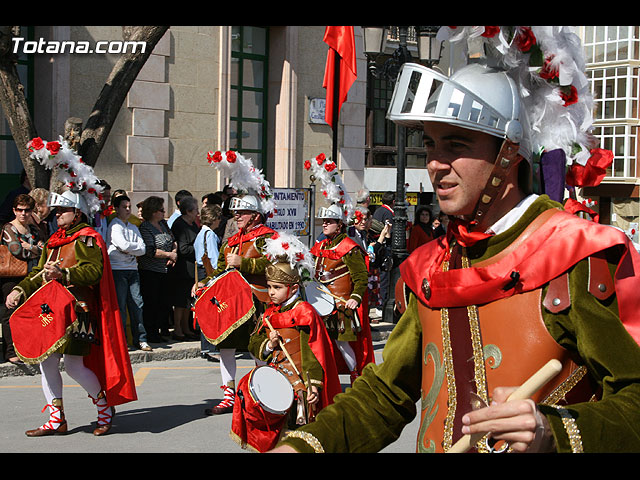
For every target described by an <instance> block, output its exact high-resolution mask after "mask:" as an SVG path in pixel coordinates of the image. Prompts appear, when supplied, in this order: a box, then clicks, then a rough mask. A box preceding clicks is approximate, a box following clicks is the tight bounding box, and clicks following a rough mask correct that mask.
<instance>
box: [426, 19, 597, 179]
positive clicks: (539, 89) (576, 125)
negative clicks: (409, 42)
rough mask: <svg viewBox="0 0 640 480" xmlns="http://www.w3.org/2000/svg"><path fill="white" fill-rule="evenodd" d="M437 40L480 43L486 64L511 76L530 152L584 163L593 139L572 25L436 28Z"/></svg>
mask: <svg viewBox="0 0 640 480" xmlns="http://www.w3.org/2000/svg"><path fill="white" fill-rule="evenodd" d="M438 38H439V39H440V40H448V41H449V42H451V43H457V42H460V43H462V45H463V47H464V50H465V52H468V45H469V44H472V43H475V44H476V46H477V44H478V43H480V44H482V45H483V46H484V47H485V49H484V50H485V53H486V58H485V61H486V63H487V64H491V63H493V64H494V65H495V66H497V67H499V68H503V69H505V70H506V71H507V73H508V74H509V75H510V76H511V78H513V79H514V81H515V82H516V83H517V85H518V88H519V97H520V101H521V104H522V107H523V110H524V111H525V112H526V114H527V117H528V124H529V127H530V132H529V134H530V137H531V138H530V139H531V148H532V151H533V152H534V153H538V154H541V153H542V152H543V151H551V150H555V149H562V150H563V151H564V153H565V156H566V164H567V166H571V165H572V164H574V163H577V164H579V165H583V166H584V165H586V163H587V161H588V160H589V158H590V157H591V149H593V148H595V147H596V146H597V143H598V142H597V139H595V137H594V136H593V135H592V127H593V125H592V124H593V117H592V110H593V98H592V95H591V91H590V88H589V82H588V79H587V77H586V74H585V63H586V62H585V58H584V51H583V47H582V44H581V41H580V38H579V37H578V36H577V35H576V34H575V33H574V32H573V31H572V28H571V27H568V26H531V27H527V26H500V27H485V26H463V27H441V28H440V30H439V32H438ZM463 40H464V41H466V43H463V42H462V41H463ZM476 50H477V48H476ZM476 53H477V52H476Z"/></svg>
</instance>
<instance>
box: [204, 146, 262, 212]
mask: <svg viewBox="0 0 640 480" xmlns="http://www.w3.org/2000/svg"><path fill="white" fill-rule="evenodd" d="M207 161H208V162H209V165H211V166H212V167H214V168H215V169H217V170H219V171H220V172H221V173H222V175H223V176H224V177H226V178H229V183H230V184H231V185H232V186H233V187H234V188H236V189H237V190H238V193H240V194H242V193H244V194H248V195H254V196H255V197H256V198H257V200H258V202H259V204H260V207H259V208H260V210H259V211H260V213H262V214H264V215H265V216H267V217H272V216H273V212H274V211H275V202H274V201H273V193H272V192H271V187H270V185H269V182H268V181H267V180H266V179H265V178H264V175H263V174H262V170H259V169H257V168H256V167H255V166H254V165H253V163H252V162H251V160H250V159H248V158H245V157H244V156H243V155H241V154H240V153H238V152H234V151H228V152H226V153H222V152H220V151H216V152H214V151H209V152H208V153H207Z"/></svg>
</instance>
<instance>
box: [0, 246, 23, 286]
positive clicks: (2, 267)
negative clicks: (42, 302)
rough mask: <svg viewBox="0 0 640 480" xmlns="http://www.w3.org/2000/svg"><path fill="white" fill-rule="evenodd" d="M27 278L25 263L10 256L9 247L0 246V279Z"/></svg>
mask: <svg viewBox="0 0 640 480" xmlns="http://www.w3.org/2000/svg"><path fill="white" fill-rule="evenodd" d="M26 276H27V262H26V261H23V260H18V259H17V258H16V257H14V256H13V255H11V252H10V251H9V247H7V246H6V245H0V277H1V278H16V277H26Z"/></svg>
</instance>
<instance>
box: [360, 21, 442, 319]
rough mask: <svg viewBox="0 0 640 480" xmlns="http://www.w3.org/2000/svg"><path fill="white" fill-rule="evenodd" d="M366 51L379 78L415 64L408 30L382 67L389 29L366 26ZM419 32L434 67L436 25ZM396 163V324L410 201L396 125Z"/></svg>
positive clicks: (389, 315)
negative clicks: (381, 60) (397, 298)
mask: <svg viewBox="0 0 640 480" xmlns="http://www.w3.org/2000/svg"><path fill="white" fill-rule="evenodd" d="M362 28H363V30H364V35H363V37H364V52H365V55H366V56H367V60H368V63H369V68H368V70H369V72H370V73H371V75H373V76H374V77H376V78H384V79H385V80H387V81H389V82H391V83H395V81H396V80H397V78H398V73H399V72H400V68H401V67H402V65H403V64H404V63H406V62H410V61H412V57H411V53H410V52H409V49H408V48H407V36H408V32H409V27H407V26H399V27H398V48H396V50H395V51H394V52H393V54H392V55H391V57H390V58H389V59H387V60H386V61H385V62H384V64H383V65H382V66H381V67H378V65H377V64H376V58H377V56H378V55H379V54H380V53H382V52H384V48H385V43H386V38H387V28H388V27H377V26H371V27H370V26H365V27H362ZM414 28H415V31H416V33H417V40H418V41H417V43H418V54H419V57H420V63H425V64H427V66H429V67H432V66H433V65H435V64H437V63H438V62H439V60H440V55H441V51H442V50H441V48H442V47H441V44H439V42H437V41H436V38H435V37H436V33H437V31H438V28H440V27H437V26H417V27H414ZM397 132H398V136H397V160H396V201H395V206H394V209H393V230H392V238H391V254H392V258H393V267H392V269H391V271H390V275H389V286H388V299H387V301H386V302H385V304H384V308H383V315H382V318H383V320H384V321H385V322H395V313H394V312H395V285H396V283H397V281H398V280H399V278H400V271H399V266H400V264H401V263H402V262H403V261H404V260H405V259H406V258H407V256H408V252H407V234H406V229H407V202H406V198H407V195H406V186H405V170H406V155H405V147H406V128H405V127H404V126H403V125H398V126H397Z"/></svg>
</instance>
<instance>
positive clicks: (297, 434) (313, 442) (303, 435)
mask: <svg viewBox="0 0 640 480" xmlns="http://www.w3.org/2000/svg"><path fill="white" fill-rule="evenodd" d="M287 438H299V439H300V440H304V441H305V442H306V443H307V444H308V445H309V446H310V447H311V448H313V451H314V453H325V452H324V448H322V444H321V443H320V440H318V439H317V438H316V437H314V436H313V435H311V434H310V433H309V432H302V431H300V430H291V431H289V432H287V433H286V434H285V435H284V437H283V440H286V439H287Z"/></svg>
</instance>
